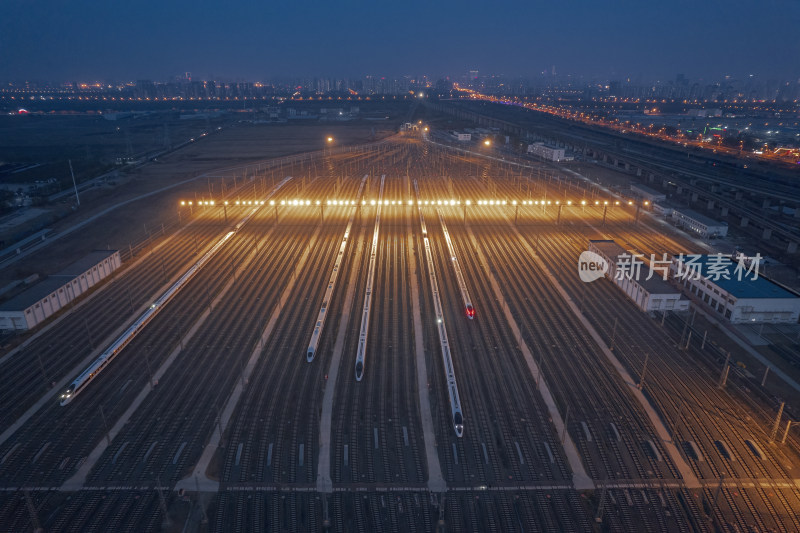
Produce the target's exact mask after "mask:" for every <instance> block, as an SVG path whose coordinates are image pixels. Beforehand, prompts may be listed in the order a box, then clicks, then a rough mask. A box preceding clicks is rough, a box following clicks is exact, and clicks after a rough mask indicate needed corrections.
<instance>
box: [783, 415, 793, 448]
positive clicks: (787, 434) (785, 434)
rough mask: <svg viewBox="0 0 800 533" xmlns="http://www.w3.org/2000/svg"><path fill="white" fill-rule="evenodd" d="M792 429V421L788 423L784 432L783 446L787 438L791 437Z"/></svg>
mask: <svg viewBox="0 0 800 533" xmlns="http://www.w3.org/2000/svg"><path fill="white" fill-rule="evenodd" d="M791 427H792V421H791V420H787V421H786V429H784V430H783V438H781V444H786V437H788V436H789V429H790V428H791Z"/></svg>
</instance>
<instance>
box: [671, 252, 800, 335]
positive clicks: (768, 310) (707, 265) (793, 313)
mask: <svg viewBox="0 0 800 533" xmlns="http://www.w3.org/2000/svg"><path fill="white" fill-rule="evenodd" d="M670 274H671V275H672V277H673V279H674V280H675V281H676V282H678V284H679V285H678V286H679V287H681V288H682V289H683V291H684V292H685V293H686V295H687V296H689V297H690V298H692V299H694V300H697V301H699V302H703V303H704V304H705V305H706V306H708V307H710V308H711V309H712V310H713V311H714V312H715V313H717V314H718V315H719V316H720V317H724V318H726V319H728V320H729V321H731V322H733V323H735V324H736V323H753V322H756V323H759V322H769V323H785V324H794V323H796V322H797V321H798V317H800V297H798V295H797V294H795V293H793V292H790V291H789V290H788V289H785V288H783V287H781V286H780V285H778V284H776V283H773V282H772V281H770V280H769V279H767V278H765V277H763V276H762V275H760V274H758V271H757V270H755V268H753V269H750V267H749V266H746V265H744V264H743V263H742V264H740V263H739V262H738V261H733V260H731V259H730V258H729V257H728V256H723V255H719V254H718V255H682V256H676V257H673V258H672V264H671V265H670Z"/></svg>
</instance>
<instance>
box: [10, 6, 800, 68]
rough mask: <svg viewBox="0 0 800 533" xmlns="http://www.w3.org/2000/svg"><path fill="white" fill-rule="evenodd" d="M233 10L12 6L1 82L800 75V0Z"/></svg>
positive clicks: (250, 7)
mask: <svg viewBox="0 0 800 533" xmlns="http://www.w3.org/2000/svg"><path fill="white" fill-rule="evenodd" d="M226 4H229V2H222V1H220V0H214V1H205V0H195V1H186V0H161V1H158V2H156V1H150V0H95V1H91V0H0V79H1V80H17V81H20V80H25V79H38V80H55V81H58V80H64V81H71V80H75V81H89V80H134V79H155V80H164V79H168V78H170V77H171V76H175V75H177V74H181V73H183V72H186V71H189V72H192V74H193V77H194V78H198V79H209V78H216V79H228V80H260V79H277V78H282V77H292V76H334V77H336V76H339V77H360V76H363V75H365V74H373V75H385V76H402V75H407V74H408V75H414V76H416V75H421V74H427V75H429V76H432V77H434V78H436V77H439V76H441V75H443V74H449V75H455V76H458V75H460V74H462V73H464V72H466V71H467V70H470V69H477V70H479V71H480V73H481V74H490V73H499V74H506V75H522V76H526V77H533V76H536V75H538V74H539V73H540V72H542V71H543V70H548V71H549V70H550V69H551V67H552V66H555V69H556V72H557V74H576V75H583V76H586V77H594V76H598V77H600V78H604V77H611V78H623V77H626V76H630V77H632V78H633V79H674V78H675V75H676V74H677V73H683V74H685V75H686V76H687V77H691V78H706V79H715V78H719V77H720V76H722V75H726V74H727V75H731V76H733V77H736V78H743V77H745V76H747V75H749V74H754V75H756V76H758V77H760V78H764V79H767V78H775V79H786V80H789V79H796V78H797V77H798V76H800V1H798V0H763V1H761V2H755V1H740V0H727V1H723V0H704V1H682V0H681V1H670V0H663V1H660V2H655V1H648V0H636V1H631V0H624V1H623V0H620V1H617V0H591V1H584V0H572V1H566V2H559V1H556V0H549V1H547V2H538V1H529V2H513V3H509V2H500V3H497V2H488V1H485V2H472V1H461V2H450V1H441V2H439V1H436V0H428V1H426V2H420V1H416V0H405V1H402V2H401V1H398V2H387V1H384V0H372V1H370V2H355V1H353V2H351V1H340V2H307V1H292V0H283V1H273V0H261V1H252V2H235V1H234V2H230V4H233V5H226ZM498 6H502V7H498Z"/></svg>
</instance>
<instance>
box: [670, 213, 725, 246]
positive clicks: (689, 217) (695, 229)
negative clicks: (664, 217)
mask: <svg viewBox="0 0 800 533" xmlns="http://www.w3.org/2000/svg"><path fill="white" fill-rule="evenodd" d="M672 218H673V220H674V221H675V223H676V224H677V225H678V226H680V227H682V228H685V229H687V230H689V231H691V232H692V233H696V234H697V235H699V236H700V237H702V238H704V239H708V238H710V237H724V236H726V235H727V234H728V223H727V222H719V221H717V220H714V219H713V218H709V217H707V216H705V215H703V214H700V213H698V212H697V211H692V210H691V209H686V208H683V207H679V208H675V209H674V210H673V211H672Z"/></svg>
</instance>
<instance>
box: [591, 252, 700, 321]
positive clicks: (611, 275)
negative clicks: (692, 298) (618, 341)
mask: <svg viewBox="0 0 800 533" xmlns="http://www.w3.org/2000/svg"><path fill="white" fill-rule="evenodd" d="M589 251H590V252H594V253H596V254H597V255H599V256H600V257H602V258H603V259H604V260H605V262H606V264H607V265H608V270H607V271H606V277H607V278H608V279H610V280H611V281H612V282H613V283H614V284H615V285H617V287H619V288H620V289H622V291H623V292H624V293H625V294H626V295H627V296H628V298H630V299H631V300H633V303H635V304H636V305H637V306H638V307H639V309H641V310H642V311H645V312H648V313H649V312H655V311H676V312H677V311H688V310H689V300H687V299H686V298H684V297H683V296H682V295H681V291H680V290H678V289H676V288H675V287H673V286H672V285H670V284H669V283H668V282H667V281H664V277H665V274H666V272H665V270H668V269H669V265H665V266H664V269H663V270H662V271H661V272H659V271H658V270H655V269H651V267H650V266H649V265H648V264H647V263H645V262H644V261H641V264H640V268H638V269H637V268H628V267H629V266H630V265H631V263H632V256H635V255H636V253H635V252H631V251H628V250H626V249H625V248H623V247H622V246H620V245H619V244H617V243H616V242H614V241H613V240H592V241H589ZM626 261H627V263H626V265H625V266H623V265H622V264H623V262H626ZM631 274H633V275H631ZM648 278H649V279H648Z"/></svg>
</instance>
